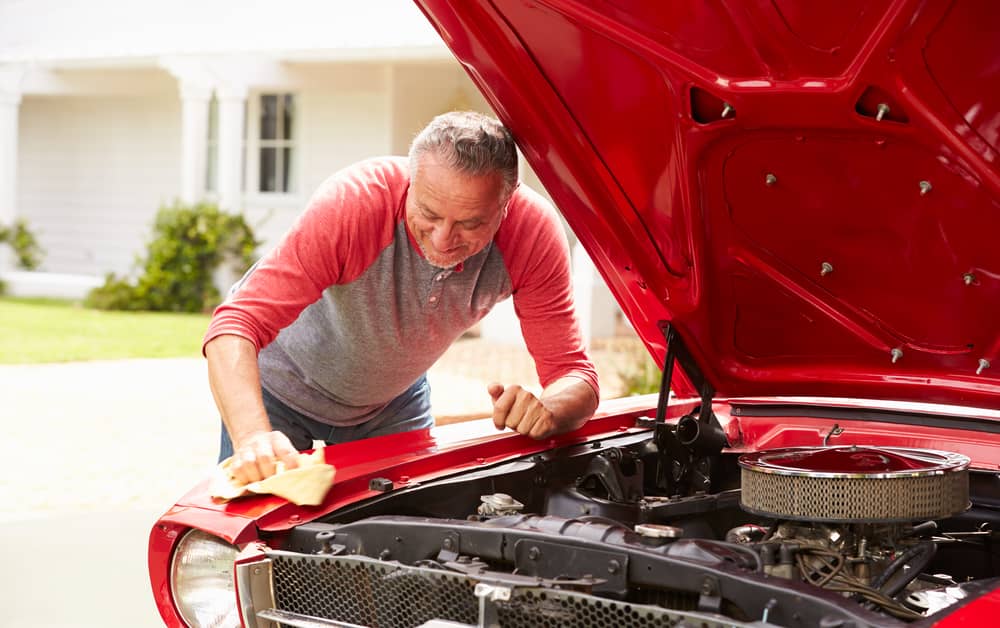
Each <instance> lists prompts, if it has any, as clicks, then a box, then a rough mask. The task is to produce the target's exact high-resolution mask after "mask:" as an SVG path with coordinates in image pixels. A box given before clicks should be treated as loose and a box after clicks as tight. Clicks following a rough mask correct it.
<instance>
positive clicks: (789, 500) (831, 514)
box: [739, 446, 969, 523]
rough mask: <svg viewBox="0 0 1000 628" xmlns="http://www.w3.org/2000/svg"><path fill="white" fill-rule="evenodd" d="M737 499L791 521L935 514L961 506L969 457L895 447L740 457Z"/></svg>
mask: <svg viewBox="0 0 1000 628" xmlns="http://www.w3.org/2000/svg"><path fill="white" fill-rule="evenodd" d="M739 464H740V467H741V468H742V469H741V476H742V492H741V496H740V502H741V505H742V506H743V509H744V510H746V511H748V512H752V513H755V514H758V515H764V516H766V517H773V518H776V519H790V520H796V521H828V522H841V523H882V522H886V523H888V522H903V521H920V520H928V519H940V518H944V517H949V516H951V515H955V514H958V513H960V512H963V511H965V510H966V509H967V508H968V507H969V476H968V467H969V459H968V458H967V457H965V456H963V455H961V454H955V453H950V452H945V451H932V450H925V449H904V448H898V447H863V446H847V447H803V448H790V449H775V450H771V451H763V452H757V453H753V454H745V455H743V456H740V459H739Z"/></svg>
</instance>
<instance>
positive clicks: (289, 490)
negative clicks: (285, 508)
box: [210, 441, 336, 506]
mask: <svg viewBox="0 0 1000 628" xmlns="http://www.w3.org/2000/svg"><path fill="white" fill-rule="evenodd" d="M313 447H314V448H315V449H316V451H314V452H313V453H311V454H299V466H298V467H296V468H295V469H288V470H286V469H285V468H284V467H285V465H284V464H283V463H281V462H278V463H277V465H276V466H277V468H278V471H277V472H276V473H275V474H274V475H272V476H271V477H269V478H264V479H263V480H260V481H257V482H251V483H250V484H239V483H238V482H237V481H236V479H235V478H234V477H233V476H232V474H231V473H230V472H229V468H230V466H232V460H233V459H232V458H226V459H225V460H223V461H222V462H220V463H219V466H218V467H216V472H215V475H214V476H213V477H212V481H211V484H210V494H211V495H212V497H213V498H214V499H217V500H219V501H229V500H231V499H236V498H237V497H243V496H244V495H252V494H258V495H264V494H267V495H277V496H278V497H282V498H284V499H287V500H288V501H290V502H292V503H293V504H295V505H297V506H316V505H318V504H320V503H322V502H323V498H324V497H326V493H327V491H329V490H330V487H331V486H333V476H334V473H335V471H336V469H334V467H333V465H329V464H326V460H325V459H324V457H323V447H324V443H323V441H314V442H313Z"/></svg>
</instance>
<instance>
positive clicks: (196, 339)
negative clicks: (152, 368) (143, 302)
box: [0, 298, 209, 364]
mask: <svg viewBox="0 0 1000 628" xmlns="http://www.w3.org/2000/svg"><path fill="white" fill-rule="evenodd" d="M208 319H209V317H208V316H206V315H202V314H169V313H161V312H105V311H99V310H89V309H85V308H83V307H82V306H80V305H79V304H77V303H73V302H69V301H58V300H53V299H18V298H0V364H33V363H41V362H71V361H76V360H113V359H119V358H168V357H188V356H190V357H196V356H198V355H200V352H201V337H202V334H204V333H205V329H206V328H207V327H208Z"/></svg>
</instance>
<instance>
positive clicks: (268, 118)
mask: <svg viewBox="0 0 1000 628" xmlns="http://www.w3.org/2000/svg"><path fill="white" fill-rule="evenodd" d="M258 117H259V119H260V125H259V135H258V145H257V146H258V148H257V150H258V155H257V157H258V161H257V170H258V176H257V189H258V190H259V191H261V192H278V193H289V192H295V169H296V167H297V166H298V163H297V159H296V155H295V135H294V131H295V96H293V95H292V94H261V96H260V112H259V114H258Z"/></svg>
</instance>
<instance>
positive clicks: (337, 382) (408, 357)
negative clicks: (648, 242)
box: [204, 112, 598, 481]
mask: <svg viewBox="0 0 1000 628" xmlns="http://www.w3.org/2000/svg"><path fill="white" fill-rule="evenodd" d="M511 295H513V298H514V306H515V310H516V312H517V315H518V317H519V319H520V321H521V327H522V330H523V333H524V338H525V342H526V344H527V346H528V350H529V351H530V352H531V355H532V356H533V358H534V360H535V365H536V368H537V371H538V376H539V380H540V382H541V383H542V386H543V387H544V390H543V392H542V394H541V397H540V398H539V397H536V396H535V395H533V394H532V393H531V392H529V391H527V390H525V389H523V388H521V386H519V385H517V383H511V382H508V383H507V384H506V385H502V384H499V383H494V384H490V385H489V387H488V392H489V394H490V396H491V397H492V400H493V421H494V424H495V425H496V427H497V428H498V429H504V428H511V429H513V430H516V431H517V432H519V433H521V434H525V435H527V436H530V437H533V438H545V437H547V436H549V435H552V434H555V433H558V432H563V431H567V430H571V429H575V428H577V427H579V426H580V425H582V424H583V423H584V422H586V420H587V419H588V418H589V417H590V416H591V415H592V414H593V412H594V410H595V408H596V406H597V399H598V383H597V374H596V372H595V370H594V367H593V364H591V362H590V360H589V358H588V357H587V355H586V352H585V350H584V347H583V343H582V338H581V334H580V331H579V327H578V324H577V320H576V316H575V313H574V310H573V300H572V292H571V286H570V272H569V259H568V248H567V245H566V239H565V235H564V234H563V231H562V227H561V225H560V223H559V221H558V219H557V217H556V214H555V211H554V209H553V208H552V206H551V205H550V204H549V203H547V202H546V201H545V200H544V199H542V198H541V197H540V196H539V195H538V194H536V193H535V192H533V191H531V190H529V189H528V188H527V187H525V186H523V185H519V184H518V182H517V153H516V150H515V146H514V142H513V139H512V138H511V136H510V133H509V132H508V131H507V129H506V128H504V127H503V126H502V125H501V124H500V123H499V122H497V121H496V120H494V119H492V118H489V117H486V116H482V115H479V114H474V113H467V112H461V113H459V112H455V113H449V114H444V115H441V116H438V117H437V118H435V119H434V120H433V121H432V122H431V123H430V125H428V126H427V128H426V129H424V130H423V131H422V132H421V133H420V134H419V135H418V136H417V138H416V139H415V140H414V141H413V145H412V146H411V148H410V155H409V159H408V160H407V159H403V158H393V157H388V158H378V159H370V160H367V161H363V162H361V163H358V164H355V165H353V166H351V167H348V168H346V169H344V170H342V171H340V172H338V173H336V174H335V175H333V176H332V177H331V178H330V179H329V180H327V181H326V182H325V183H324V184H323V185H322V187H321V188H320V189H319V190H318V191H317V192H316V194H315V195H314V196H313V198H312V199H311V200H310V202H309V204H308V207H307V209H306V211H305V212H304V213H303V214H302V215H301V216H300V218H299V219H298V221H297V222H296V223H295V225H294V226H293V227H292V228H291V230H290V231H289V232H288V233H287V234H286V235H285V237H284V238H283V239H282V241H281V242H280V243H279V244H278V245H277V246H276V247H275V248H274V250H272V251H271V252H269V253H268V254H267V255H265V256H264V257H263V258H262V259H261V260H260V261H259V262H258V263H257V264H256V265H255V266H254V268H252V269H251V270H250V271H249V272H248V273H247V275H246V276H245V277H244V278H243V280H242V281H241V282H240V284H239V285H238V286H237V287H236V289H235V290H234V292H233V294H232V295H231V297H230V298H229V299H228V300H227V302H226V303H224V304H223V305H221V306H220V307H219V308H218V310H216V312H215V316H214V317H213V319H212V322H211V325H210V326H209V329H208V332H207V333H206V335H205V345H204V351H205V355H206V356H207V358H208V371H209V381H210V385H211V388H212V394H213V395H214V397H215V401H216V404H217V405H218V407H219V411H220V413H221V415H222V420H223V423H224V424H225V428H226V429H224V430H223V434H222V447H221V451H220V457H222V458H224V457H228V456H229V455H230V454H232V455H233V467H232V469H233V472H234V475H235V476H236V479H237V480H240V481H255V480H258V479H261V478H263V477H267V476H269V475H272V474H273V473H274V472H275V462H276V461H278V460H282V461H284V462H285V464H286V465H288V466H294V465H295V458H294V454H295V452H296V450H297V449H305V448H307V447H309V446H310V445H311V442H312V440H313V439H319V440H323V441H326V442H327V443H337V442H344V441H348V440H354V439H358V438H367V437H370V436H377V435H381V434H388V433H393V432H399V431H404V430H411V429H420V428H425V427H429V426H431V425H432V423H433V418H432V416H431V408H430V389H429V387H428V385H427V380H426V377H425V373H426V371H427V369H428V368H429V367H430V366H431V365H432V364H433V363H434V362H435V361H436V360H437V359H438V358H439V357H440V356H441V355H442V354H443V353H444V352H445V350H447V348H448V347H449V346H450V345H451V343H452V342H453V341H454V340H456V339H457V338H458V337H459V336H460V335H461V334H462V333H463V332H464V331H465V330H466V329H468V328H469V327H470V326H472V325H473V324H474V323H476V322H477V321H479V320H480V319H481V318H483V316H485V315H486V313H487V312H489V311H490V309H491V308H492V307H493V306H494V305H496V304H497V303H498V302H500V301H502V300H503V299H505V298H507V297H508V296H511Z"/></svg>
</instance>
